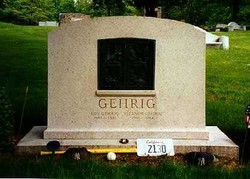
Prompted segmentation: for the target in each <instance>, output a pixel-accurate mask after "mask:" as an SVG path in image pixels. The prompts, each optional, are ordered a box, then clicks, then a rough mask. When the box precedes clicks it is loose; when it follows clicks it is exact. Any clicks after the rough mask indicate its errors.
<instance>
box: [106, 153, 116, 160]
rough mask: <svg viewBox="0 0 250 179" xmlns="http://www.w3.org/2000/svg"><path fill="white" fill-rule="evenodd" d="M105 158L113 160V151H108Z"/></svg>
mask: <svg viewBox="0 0 250 179" xmlns="http://www.w3.org/2000/svg"><path fill="white" fill-rule="evenodd" d="M107 159H108V160H112V161H114V160H115V159H116V155H115V153H114V152H109V153H108V154H107Z"/></svg>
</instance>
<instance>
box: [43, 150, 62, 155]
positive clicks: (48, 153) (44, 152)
mask: <svg viewBox="0 0 250 179" xmlns="http://www.w3.org/2000/svg"><path fill="white" fill-rule="evenodd" d="M64 153H65V151H63V150H62V151H55V154H64ZM51 154H52V152H51V151H41V152H40V155H51Z"/></svg>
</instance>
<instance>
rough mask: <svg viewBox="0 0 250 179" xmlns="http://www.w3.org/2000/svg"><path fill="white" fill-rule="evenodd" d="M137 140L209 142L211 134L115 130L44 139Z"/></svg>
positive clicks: (54, 133)
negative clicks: (166, 139) (167, 139)
mask: <svg viewBox="0 0 250 179" xmlns="http://www.w3.org/2000/svg"><path fill="white" fill-rule="evenodd" d="M103 138H104V139H117V138H119V139H121V138H128V139H137V138H172V139H178V140H182V139H183V140H188V139H190V140H191V139H192V140H195V139H196V140H207V139H208V138H209V132H208V131H207V130H206V128H204V129H199V128H197V129H196V128H195V129H190V128H184V129H179V128H173V129H130V130H129V129H126V130H124V129H114V130H89V129H85V130H83V129H79V130H65V129H62V130H59V129H56V130H55V129H50V128H48V129H47V130H45V131H44V139H72V140H75V139H103Z"/></svg>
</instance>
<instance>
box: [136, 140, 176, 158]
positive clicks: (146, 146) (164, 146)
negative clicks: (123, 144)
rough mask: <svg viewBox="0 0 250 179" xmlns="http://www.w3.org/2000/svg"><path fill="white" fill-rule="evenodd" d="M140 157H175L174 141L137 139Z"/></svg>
mask: <svg viewBox="0 0 250 179" xmlns="http://www.w3.org/2000/svg"><path fill="white" fill-rule="evenodd" d="M137 155H138V156H160V155H168V156H173V155H174V145H173V140H172V139H137Z"/></svg>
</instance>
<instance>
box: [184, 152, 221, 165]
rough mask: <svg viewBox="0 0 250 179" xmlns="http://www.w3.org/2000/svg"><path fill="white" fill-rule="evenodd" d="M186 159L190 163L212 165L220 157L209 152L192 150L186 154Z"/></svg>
mask: <svg viewBox="0 0 250 179" xmlns="http://www.w3.org/2000/svg"><path fill="white" fill-rule="evenodd" d="M185 159H186V161H187V163H188V164H189V165H197V166H211V165H212V164H213V163H214V162H217V161H218V159H217V158H216V157H215V155H213V154H211V153H207V152H190V153H187V154H186V155H185Z"/></svg>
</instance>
